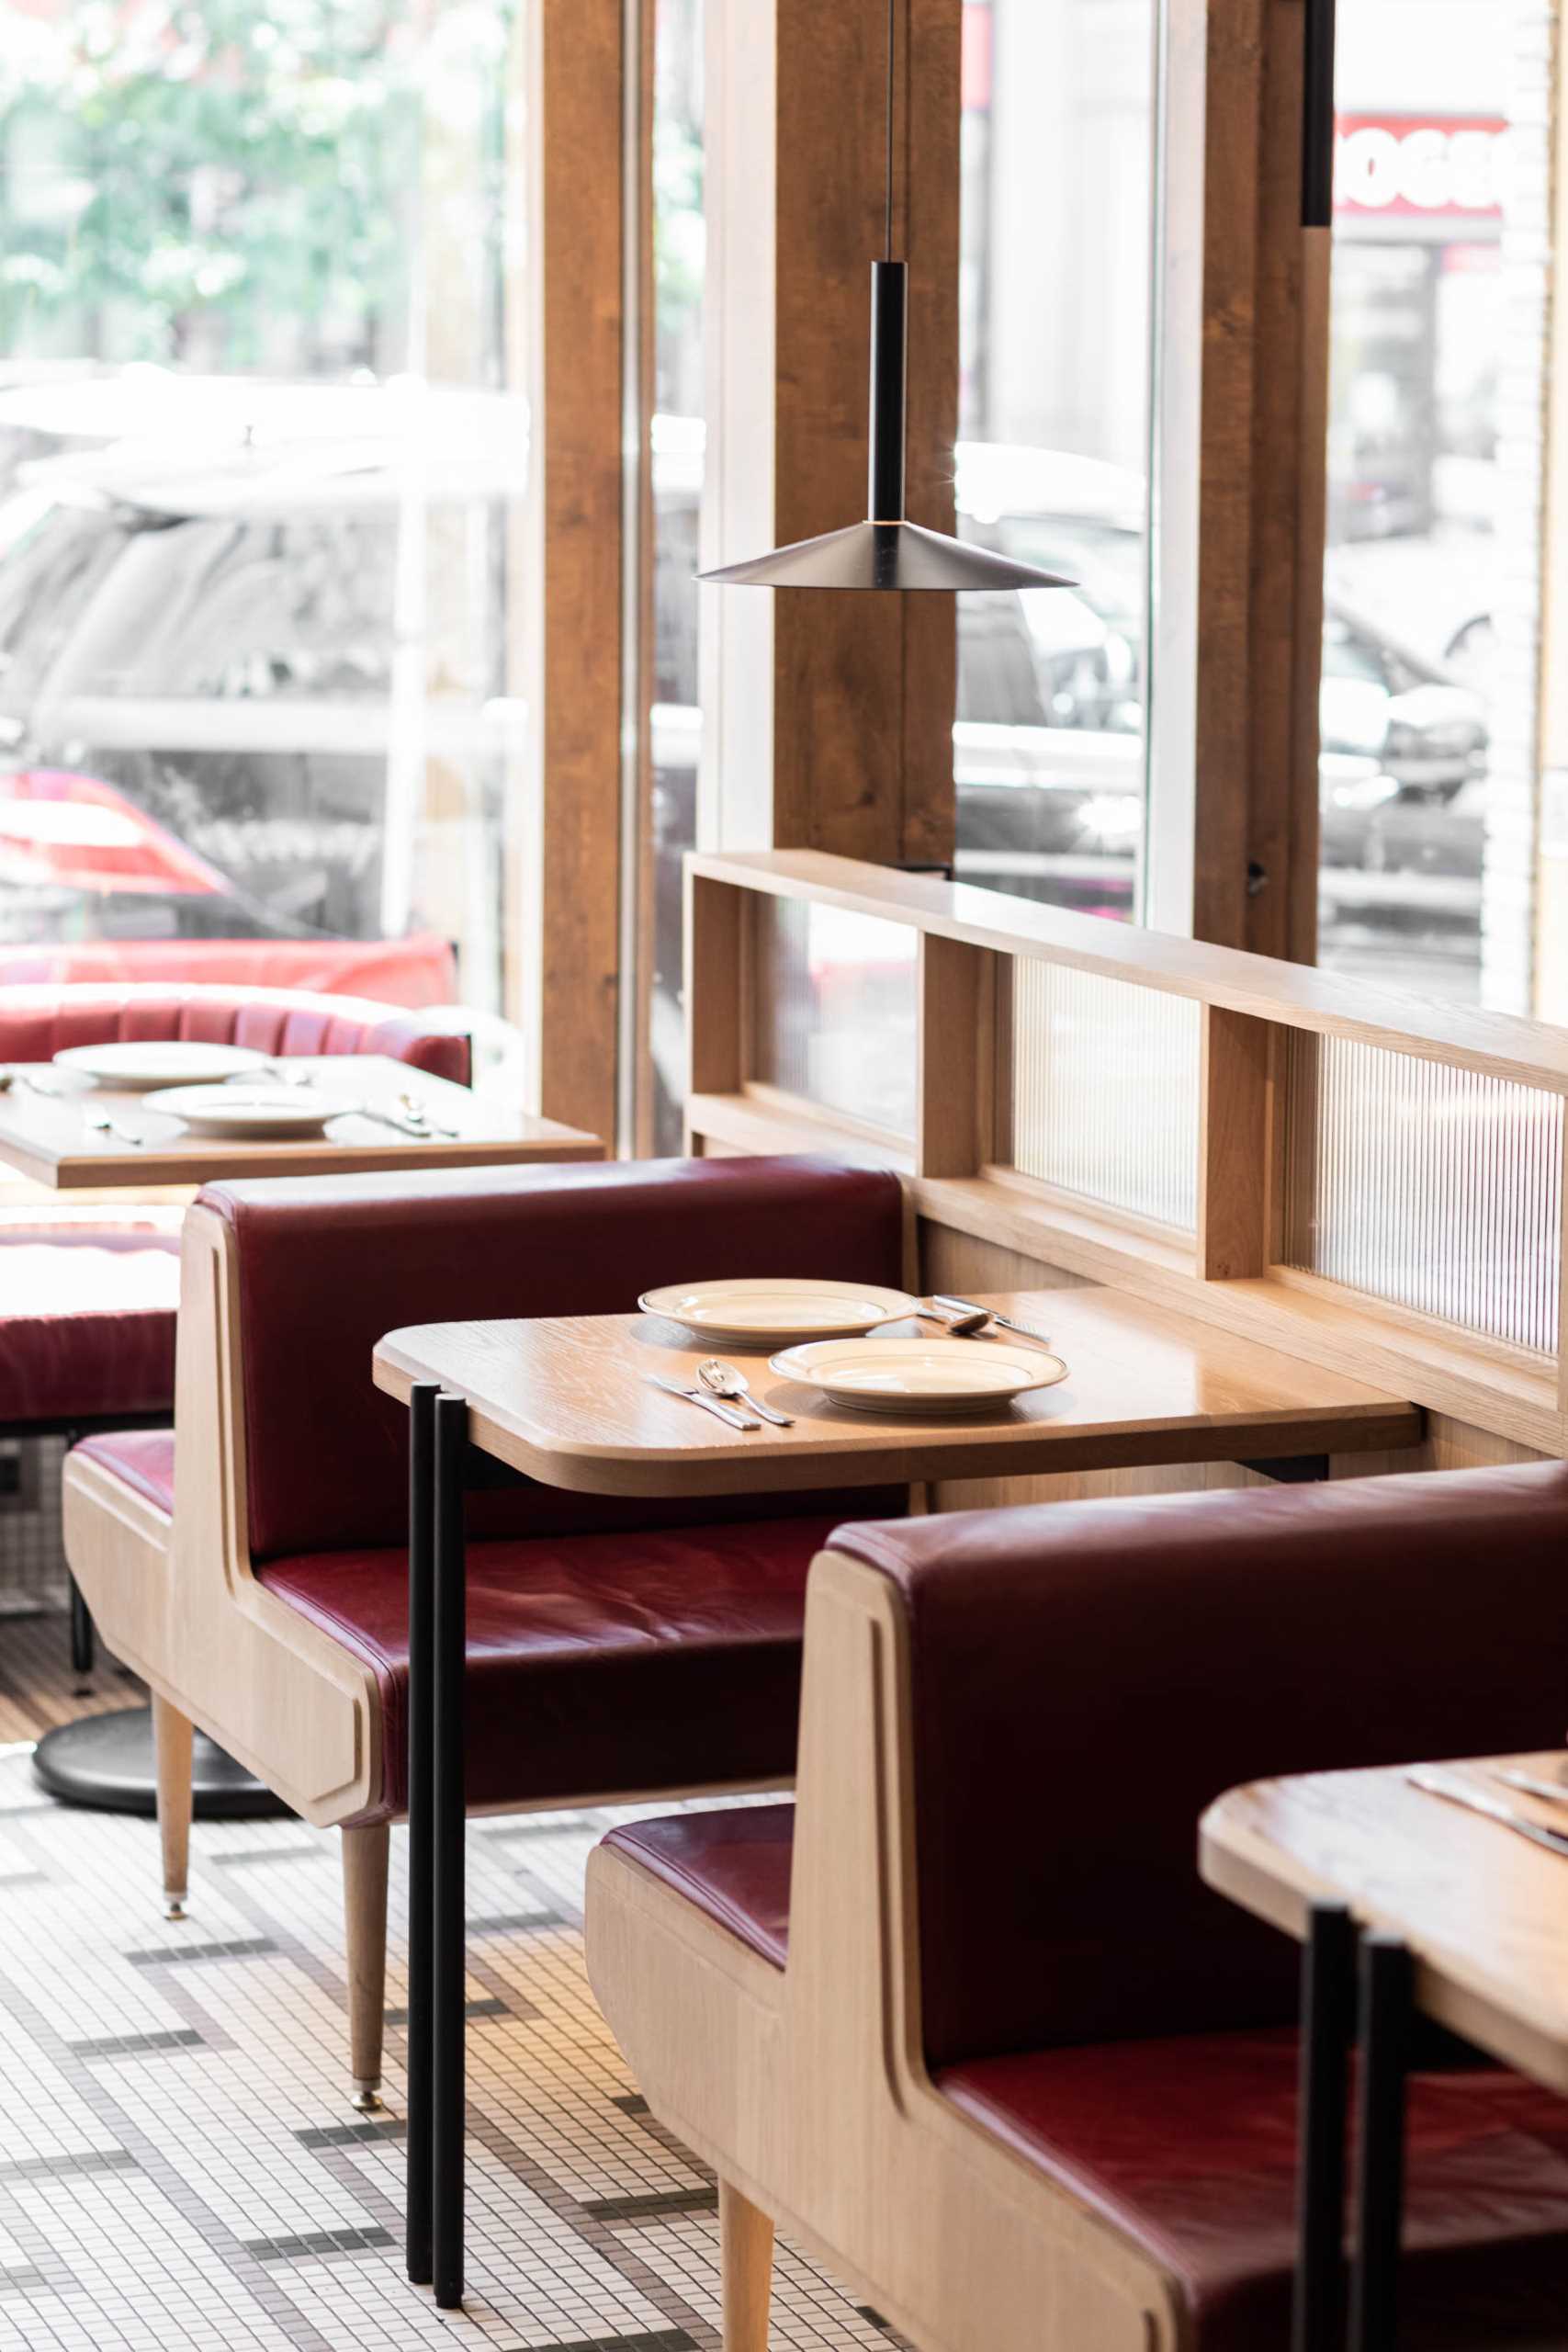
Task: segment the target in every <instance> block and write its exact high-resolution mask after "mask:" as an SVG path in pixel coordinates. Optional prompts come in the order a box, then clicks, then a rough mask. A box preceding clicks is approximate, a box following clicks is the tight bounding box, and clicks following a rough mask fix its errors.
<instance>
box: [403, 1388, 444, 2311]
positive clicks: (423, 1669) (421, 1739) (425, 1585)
mask: <svg viewBox="0 0 1568 2352" xmlns="http://www.w3.org/2000/svg"><path fill="white" fill-rule="evenodd" d="M439 1393H440V1391H439V1390H438V1388H437V1386H436V1384H435V1382H434V1381H433V1380H419V1381H416V1382H415V1383H414V1385H413V1387H412V1390H411V1391H410V1394H409V1726H408V1739H409V1757H408V1801H409V2023H408V2053H409V2056H408V2151H407V2155H408V2202H407V2216H406V2228H405V2246H406V2253H407V2262H408V2274H409V2277H410V2278H412V2280H413V2281H414V2283H415V2284H416V2285H417V2286H421V2287H428V2286H429V2284H430V2279H431V2241H430V2197H431V2178H430V2158H431V2142H430V2131H431V2120H430V2020H431V2007H430V1946H431V1928H432V1925H433V1922H434V1892H433V1887H432V1879H431V1859H432V1858H431V1843H432V1794H433V1788H432V1764H433V1710H432V1703H431V1702H432V1688H431V1686H432V1679H433V1670H434V1657H433V1635H434V1625H433V1622H432V1621H433V1617H434V1566H435V1399H436V1397H437V1396H438V1395H439Z"/></svg>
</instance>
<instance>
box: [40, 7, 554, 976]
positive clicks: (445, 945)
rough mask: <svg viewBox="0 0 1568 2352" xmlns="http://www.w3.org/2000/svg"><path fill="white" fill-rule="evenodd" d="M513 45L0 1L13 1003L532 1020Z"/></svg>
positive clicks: (448, 33) (448, 22) (488, 32)
mask: <svg viewBox="0 0 1568 2352" xmlns="http://www.w3.org/2000/svg"><path fill="white" fill-rule="evenodd" d="M515 13H516V11H515V8H514V5H513V0H461V5H454V6H442V7H438V8H434V9H432V8H430V7H428V6H424V5H423V0H289V5H288V7H287V8H284V9H269V8H265V7H258V6H253V5H252V0H127V5H125V6H118V7H114V8H106V7H104V6H100V5H97V0H0V35H3V40H4V47H3V51H0V356H3V361H4V367H3V373H0V755H3V760H4V767H3V769H0V978H4V976H5V972H6V968H7V956H11V955H12V954H13V951H14V950H16V949H17V947H18V946H20V945H28V946H31V947H37V946H39V945H40V944H43V945H48V946H50V947H51V948H53V949H55V950H57V951H58V954H57V956H56V958H55V961H54V964H53V966H52V968H54V969H56V970H59V971H67V972H68V971H69V970H70V968H71V962H70V958H71V954H72V951H73V950H77V949H82V948H85V947H86V946H88V945H89V944H90V945H91V946H92V947H93V950H94V953H95V956H96V958H97V959H98V960H97V962H96V966H95V968H102V967H103V963H102V959H103V956H104V953H105V951H106V949H115V950H118V951H120V952H121V966H120V967H121V968H123V969H126V970H130V971H139V972H143V973H146V972H155V971H157V970H158V969H159V968H160V964H161V966H162V968H164V969H167V970H176V971H177V970H178V969H179V968H180V964H179V950H180V947H181V944H182V943H186V942H188V941H191V940H193V939H202V940H209V941H210V940H213V939H222V940H229V941H231V942H240V941H254V940H257V939H265V940H268V941H273V942H276V943H278V944H279V949H280V952H279V955H278V956H276V957H275V958H274V959H273V960H272V963H271V965H270V967H269V977H274V978H289V977H291V978H298V979H299V980H300V981H301V982H315V981H318V980H320V979H323V978H332V977H333V976H337V977H338V978H340V979H342V978H344V976H346V977H347V978H348V979H349V980H350V981H352V979H353V977H354V975H355V973H356V972H364V973H366V974H373V975H374V989H373V992H374V993H377V994H379V995H383V996H389V995H397V996H402V997H404V998H406V999H408V1000H410V1001H419V1000H420V999H427V998H429V997H431V996H432V995H446V994H451V993H452V992H454V991H455V990H456V991H459V992H460V993H461V994H462V995H463V997H464V998H466V999H467V1000H468V1001H469V1002H471V1003H475V1004H477V1005H479V1006H489V1007H494V1006H497V1005H499V1004H500V1003H501V1001H502V900H501V889H502V873H503V868H504V860H503V857H502V854H501V853H502V831H503V820H504V808H505V802H506V797H507V787H508V782H509V776H510V775H511V774H512V772H513V769H514V766H515V763H516V762H517V761H518V760H519V759H520V758H521V756H522V754H521V740H522V738H521V729H520V728H519V727H518V726H517V724H516V715H517V706H516V704H515V703H514V702H513V700H512V699H511V697H510V694H509V682H510V681H511V680H512V679H513V678H514V677H515V676H516V675H517V674H518V666H519V665H518V663H517V662H516V659H515V640H516V631H517V627H518V619H519V616H518V612H517V609H516V591H515V579H514V568H513V564H512V563H511V561H510V560H509V542H510V539H511V536H512V535H511V533H510V531H509V522H510V519H511V516H512V515H513V512H514V511H515V509H514V502H515V501H516V499H517V498H518V496H519V493H520V492H521V490H522V488H523V481H524V473H525V466H526V460H527V432H526V411H525V404H524V403H523V401H522V400H521V399H520V398H516V397H513V393H512V391H511V390H510V389H509V387H510V385H511V384H512V383H513V381H514V380H515V378H516V366H515V360H516V338H515V334H513V332H512V323H513V322H512V320H511V318H510V316H509V292H508V289H509V284H511V283H514V273H513V272H509V271H508V269H507V267H506V266H505V264H506V245H507V241H508V235H509V220H511V219H512V218H513V217H515V212H516V207H515V204H514V202H513V200H512V194H511V191H512V189H513V187H514V186H515V185H517V184H518V183H519V182H520V169H519V166H520V162H521V156H520V153H519V142H520V140H521V136H522V130H521V123H520V119H519V113H520V99H519V97H518V95H517V91H518V58H517V43H516V38H515V28H514V21H513V19H514V15H515ZM132 846H135V847H137V848H138V849H139V851H140V853H141V854H140V855H139V857H138V858H136V859H130V858H129V856H128V852H129V850H130V848H131V847H132ZM370 943H375V945H374V948H373V949H371V950H369V952H367V954H365V955H363V956H361V955H359V954H358V952H357V951H358V948H359V947H360V946H366V947H367V948H368V944H370ZM285 948H288V950H289V952H288V953H287V954H285V953H283V952H282V950H283V949H285ZM454 951H455V955H456V968H454V963H453V956H454ZM205 968H206V969H207V970H208V971H209V972H212V971H214V970H215V968H218V967H214V966H213V965H212V964H211V963H210V962H209V964H208V965H207V966H206V967H205Z"/></svg>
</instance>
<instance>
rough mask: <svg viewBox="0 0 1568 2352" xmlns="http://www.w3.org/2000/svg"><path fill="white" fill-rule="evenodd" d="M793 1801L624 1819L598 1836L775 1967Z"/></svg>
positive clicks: (782, 1944) (782, 1946) (783, 1921)
mask: <svg viewBox="0 0 1568 2352" xmlns="http://www.w3.org/2000/svg"><path fill="white" fill-rule="evenodd" d="M794 1839H795V1807H794V1805H793V1804H759V1805H752V1804H748V1805H736V1806H733V1807H731V1808H730V1809H728V1810H727V1811H726V1812H723V1813H715V1812H712V1811H705V1812H700V1813H677V1814H666V1815H660V1816H659V1817H658V1818H657V1819H656V1820H653V1821H628V1822H626V1823H623V1824H622V1826H620V1827H619V1828H616V1829H612V1830H611V1831H610V1833H609V1835H608V1836H607V1837H606V1838H605V1839H604V1844H605V1845H606V1846H613V1847H614V1848H615V1850H616V1851H617V1852H618V1853H623V1854H628V1855H630V1857H631V1859H632V1860H633V1861H635V1862H638V1863H640V1864H641V1866H642V1868H643V1869H644V1870H646V1871H651V1872H652V1874H653V1876H654V1877H655V1878H657V1879H662V1880H663V1882H664V1883H665V1885H666V1886H671V1887H673V1888H674V1889H675V1892H676V1893H677V1894H683V1895H684V1896H685V1898H686V1900H687V1901H688V1903H694V1904H695V1905H696V1907H697V1909H698V1910H699V1911H705V1912H706V1914H707V1916H708V1917H709V1918H710V1919H716V1920H717V1922H718V1924H719V1926H720V1927H721V1928H728V1931H729V1933H730V1934H731V1935H732V1936H739V1939H740V1941H741V1942H742V1943H743V1944H749V1945H750V1948H751V1950H752V1951H754V1952H759V1953H760V1954H761V1957H762V1958H763V1959H764V1960H766V1961H771V1962H773V1966H774V1967H775V1968H782V1967H783V1966H784V1962H785V1960H786V1959H787V1958H788V1956H789V1873H790V1858H791V1855H792V1853H793V1851H794Z"/></svg>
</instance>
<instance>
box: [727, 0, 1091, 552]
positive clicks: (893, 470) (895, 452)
mask: <svg viewBox="0 0 1568 2352" xmlns="http://www.w3.org/2000/svg"><path fill="white" fill-rule="evenodd" d="M896 11H897V0H887V171H886V217H887V231H886V258H885V259H884V260H882V261H874V262H873V263H872V265H871V464H870V495H869V515H868V519H867V520H866V521H865V522H863V523H852V524H851V525H850V526H849V528H848V529H847V530H842V531H825V532H823V533H822V535H821V536H820V537H818V538H815V539H797V540H796V541H795V544H794V545H793V546H792V547H787V548H774V549H773V553H772V554H771V555H759V556H753V557H752V558H751V559H750V561H749V562H746V563H730V564H727V565H726V566H725V567H724V569H723V571H704V572H699V574H698V575H697V576H698V578H699V579H701V580H711V581H715V582H717V583H718V585H719V586H721V587H726V588H945V589H948V590H950V591H951V590H953V589H973V588H1070V587H1071V586H1072V585H1073V582H1071V581H1070V580H1068V579H1066V578H1064V577H1063V575H1062V574H1061V573H1060V572H1056V571H1041V570H1040V568H1039V566H1038V565H1037V564H1032V563H1015V562H1014V561H1013V560H1012V558H1011V557H1010V556H1004V555H993V554H992V553H991V552H990V550H989V549H988V548H977V547H971V546H970V545H969V543H968V542H967V541H966V540H964V539H950V538H948V537H947V536H946V535H945V533H943V532H942V531H927V530H923V529H922V528H921V526H919V523H911V522H909V521H908V519H907V518H906V516H905V514H904V436H905V400H904V381H905V362H906V354H907V346H908V274H909V273H908V263H907V262H901V261H895V260H894V259H893V257H892V255H893V88H894V85H893V71H894V19H895V15H896Z"/></svg>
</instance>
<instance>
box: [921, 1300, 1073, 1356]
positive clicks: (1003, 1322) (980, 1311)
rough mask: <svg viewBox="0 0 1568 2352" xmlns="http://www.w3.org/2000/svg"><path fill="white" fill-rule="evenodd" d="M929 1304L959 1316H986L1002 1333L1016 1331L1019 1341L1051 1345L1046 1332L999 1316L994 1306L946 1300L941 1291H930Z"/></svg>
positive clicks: (976, 1301) (1005, 1316) (1004, 1316)
mask: <svg viewBox="0 0 1568 2352" xmlns="http://www.w3.org/2000/svg"><path fill="white" fill-rule="evenodd" d="M931 1303H932V1305H933V1306H951V1307H953V1309H955V1311H956V1312H957V1313H958V1314H960V1315H988V1316H989V1317H990V1318H991V1320H992V1322H993V1323H999V1324H1000V1326H1001V1328H1002V1329H1003V1330H1004V1331H1016V1332H1017V1333H1018V1336H1019V1338H1020V1339H1021V1340H1037V1341H1038V1342H1039V1344H1040V1346H1041V1347H1043V1348H1048V1347H1049V1346H1050V1344H1051V1334H1050V1333H1049V1332H1048V1331H1039V1330H1036V1329H1035V1327H1034V1325H1033V1324H1032V1323H1018V1322H1015V1321H1014V1319H1013V1317H1011V1316H1010V1315H999V1314H998V1312H997V1309H996V1308H995V1307H994V1306H981V1304H980V1302H979V1300H978V1299H977V1298H948V1297H946V1296H944V1295H943V1294H942V1292H941V1291H932V1293H931Z"/></svg>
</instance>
